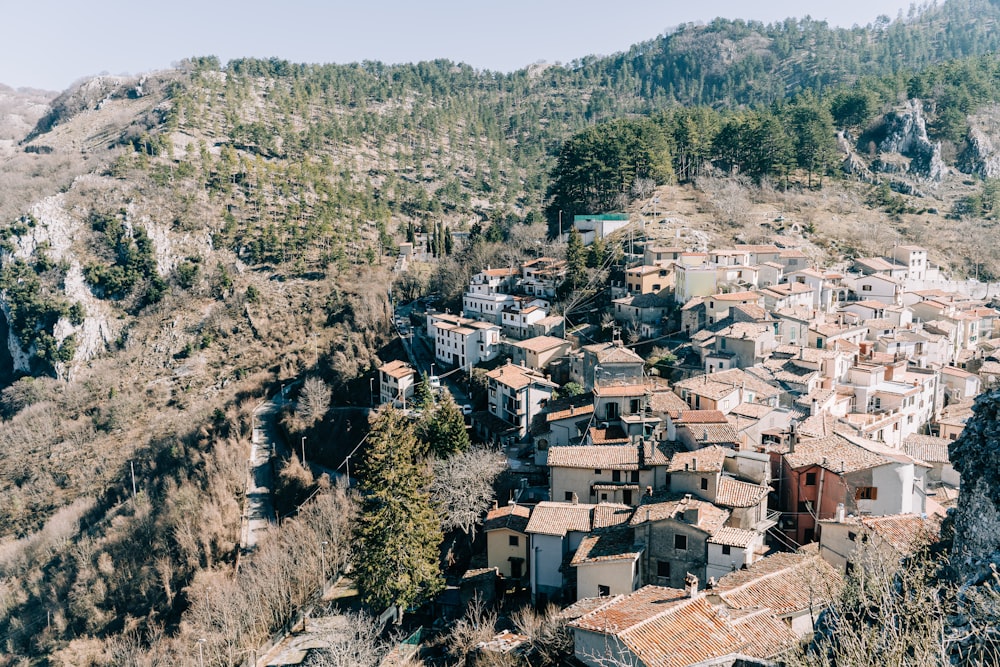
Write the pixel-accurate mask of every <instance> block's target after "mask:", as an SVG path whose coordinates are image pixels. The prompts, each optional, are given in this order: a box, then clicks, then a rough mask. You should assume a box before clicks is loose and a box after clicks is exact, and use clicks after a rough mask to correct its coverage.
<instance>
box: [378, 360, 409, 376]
mask: <svg viewBox="0 0 1000 667" xmlns="http://www.w3.org/2000/svg"><path fill="white" fill-rule="evenodd" d="M379 371H381V372H383V373H385V374H386V375H388V376H389V377H392V378H396V379H397V380H398V379H399V378H404V377H406V376H407V375H412V374H414V373H416V371H414V370H413V368H412V367H411V366H410V365H409V364H408V363H406V362H405V361H400V360H398V359H397V360H396V361H390V362H389V363H387V364H383V365H382V366H380V367H379Z"/></svg>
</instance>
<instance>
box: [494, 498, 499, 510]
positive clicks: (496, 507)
mask: <svg viewBox="0 0 1000 667" xmlns="http://www.w3.org/2000/svg"><path fill="white" fill-rule="evenodd" d="M499 507H500V506H499V505H498V504H497V501H496V500H495V499H494V501H493V509H498V508H499Z"/></svg>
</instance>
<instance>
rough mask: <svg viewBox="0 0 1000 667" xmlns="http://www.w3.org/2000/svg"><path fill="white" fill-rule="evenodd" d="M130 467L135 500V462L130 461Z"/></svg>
mask: <svg viewBox="0 0 1000 667" xmlns="http://www.w3.org/2000/svg"><path fill="white" fill-rule="evenodd" d="M128 466H129V468H131V469H132V498H133V500H134V499H135V462H134V461H129V462H128Z"/></svg>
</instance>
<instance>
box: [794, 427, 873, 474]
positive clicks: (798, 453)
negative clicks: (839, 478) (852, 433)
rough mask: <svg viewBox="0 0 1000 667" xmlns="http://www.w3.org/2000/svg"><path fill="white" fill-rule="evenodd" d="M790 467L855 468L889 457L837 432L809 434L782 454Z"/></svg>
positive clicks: (861, 467) (848, 469)
mask: <svg viewBox="0 0 1000 667" xmlns="http://www.w3.org/2000/svg"><path fill="white" fill-rule="evenodd" d="M785 461H787V462H788V465H789V466H791V468H792V469H797V468H805V467H807V466H814V465H818V466H822V467H824V468H826V469H827V470H830V471H832V472H837V473H839V472H855V471H858V470H867V469H869V468H875V467H878V466H882V465H886V464H888V463H890V461H889V459H887V458H885V457H884V456H881V455H879V454H876V453H875V452H872V451H869V450H867V449H865V448H864V447H861V446H860V445H856V444H854V443H853V442H851V441H850V440H848V439H847V438H845V437H844V436H842V435H840V434H839V433H834V434H833V435H828V436H825V437H822V438H809V439H806V440H802V441H800V442H799V443H798V444H797V445H795V451H794V452H790V453H788V454H785Z"/></svg>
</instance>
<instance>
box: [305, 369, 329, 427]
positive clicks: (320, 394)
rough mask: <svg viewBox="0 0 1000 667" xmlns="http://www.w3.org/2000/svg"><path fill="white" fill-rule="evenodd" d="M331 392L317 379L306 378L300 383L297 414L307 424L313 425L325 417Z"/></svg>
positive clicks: (327, 386)
mask: <svg viewBox="0 0 1000 667" xmlns="http://www.w3.org/2000/svg"><path fill="white" fill-rule="evenodd" d="M330 396H331V390H330V387H329V385H327V384H326V383H325V382H323V380H321V379H320V378H318V377H308V378H306V380H305V382H303V383H302V395H301V396H300V397H299V407H298V412H299V414H300V415H302V417H303V418H304V419H305V420H306V421H307V422H309V423H311V424H315V423H316V422H318V421H320V420H322V419H323V417H325V416H326V413H327V411H328V410H329V409H330Z"/></svg>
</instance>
